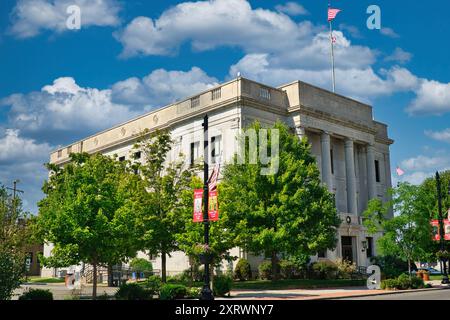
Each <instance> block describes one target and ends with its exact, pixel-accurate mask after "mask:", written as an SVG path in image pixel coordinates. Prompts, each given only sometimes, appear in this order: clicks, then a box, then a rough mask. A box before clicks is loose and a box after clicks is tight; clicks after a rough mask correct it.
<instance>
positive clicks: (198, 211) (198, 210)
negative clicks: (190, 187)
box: [193, 189, 203, 222]
mask: <svg viewBox="0 0 450 320" xmlns="http://www.w3.org/2000/svg"><path fill="white" fill-rule="evenodd" d="M202 205H203V189H196V190H194V219H193V221H194V222H203V211H202Z"/></svg>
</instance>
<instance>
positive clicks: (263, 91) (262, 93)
mask: <svg viewBox="0 0 450 320" xmlns="http://www.w3.org/2000/svg"><path fill="white" fill-rule="evenodd" d="M259 96H260V97H261V98H263V99H267V100H270V90H269V89H267V88H259Z"/></svg>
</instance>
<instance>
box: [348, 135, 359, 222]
mask: <svg viewBox="0 0 450 320" xmlns="http://www.w3.org/2000/svg"><path fill="white" fill-rule="evenodd" d="M345 172H346V177H347V211H348V212H349V213H351V214H354V215H357V214H358V208H357V200H356V176H355V155H354V149H353V140H352V139H348V138H347V139H346V140H345Z"/></svg>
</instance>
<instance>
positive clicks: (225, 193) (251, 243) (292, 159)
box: [219, 122, 341, 277]
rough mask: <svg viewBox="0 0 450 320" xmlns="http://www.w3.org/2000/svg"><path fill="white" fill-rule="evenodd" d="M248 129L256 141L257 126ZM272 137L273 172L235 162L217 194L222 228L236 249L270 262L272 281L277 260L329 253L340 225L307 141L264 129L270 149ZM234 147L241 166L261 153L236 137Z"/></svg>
mask: <svg viewBox="0 0 450 320" xmlns="http://www.w3.org/2000/svg"><path fill="white" fill-rule="evenodd" d="M249 129H253V130H254V132H255V133H256V135H257V136H258V135H259V133H260V130H261V125H260V124H259V123H258V122H255V123H254V124H253V125H251V126H250V128H249ZM274 130H278V131H274ZM277 132H278V136H279V159H278V160H279V161H278V170H277V171H276V172H272V174H270V175H263V174H262V170H261V169H263V167H265V166H264V165H263V164H262V163H261V161H256V162H257V163H256V164H251V163H249V161H245V162H244V163H242V161H241V163H239V162H238V161H237V160H238V156H235V158H234V161H233V162H231V163H229V164H227V165H226V166H225V170H224V174H223V180H222V183H221V187H220V193H219V201H220V205H221V212H222V214H226V215H227V217H228V219H229V223H228V224H227V227H229V228H232V229H234V230H235V232H236V234H237V236H236V244H238V245H239V246H241V247H242V248H244V249H245V250H247V251H249V252H252V253H254V254H264V255H265V256H266V257H270V258H271V261H272V270H273V272H274V275H275V277H278V270H277V269H278V268H277V267H276V266H277V262H278V261H277V260H278V256H279V254H284V255H288V256H290V257H294V256H299V257H304V256H305V255H313V254H315V253H317V252H318V251H320V250H324V249H332V248H334V247H335V245H336V241H337V239H336V229H337V228H338V226H339V225H340V223H341V220H340V218H339V216H338V214H337V210H336V207H335V204H334V196H333V194H331V193H330V192H329V191H328V190H327V188H326V187H325V186H324V185H323V184H322V183H321V181H320V177H319V170H318V168H317V164H316V159H315V158H314V157H313V156H312V155H311V152H310V145H309V143H308V141H307V139H306V138H305V139H303V140H300V139H298V137H297V136H296V135H295V134H294V133H293V132H291V131H290V129H289V128H288V127H287V126H285V125H284V124H282V123H280V122H277V123H276V124H275V125H274V126H273V127H272V128H271V129H269V134H268V137H267V140H268V145H269V146H270V145H272V140H271V139H273V138H276V133H277ZM247 133H249V131H248V130H247ZM272 133H273V134H272ZM239 141H240V144H241V146H244V145H245V146H246V148H245V159H246V160H249V159H251V158H253V157H255V156H256V155H257V154H259V152H260V151H266V150H263V149H261V146H260V145H258V146H257V148H250V145H249V141H250V139H248V138H246V137H245V136H240V137H239ZM260 149H261V150H260ZM272 152H273V150H272ZM275 156H276V155H273V159H272V161H271V162H270V166H271V167H272V168H273V167H275V165H276V162H277V161H276V160H274V159H275ZM255 158H256V157H255Z"/></svg>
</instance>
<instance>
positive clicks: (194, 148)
mask: <svg viewBox="0 0 450 320" xmlns="http://www.w3.org/2000/svg"><path fill="white" fill-rule="evenodd" d="M199 149H200V142H198V141H197V142H192V143H191V152H190V155H191V161H190V164H191V165H193V164H194V163H195V160H197V158H198V157H199Z"/></svg>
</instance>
